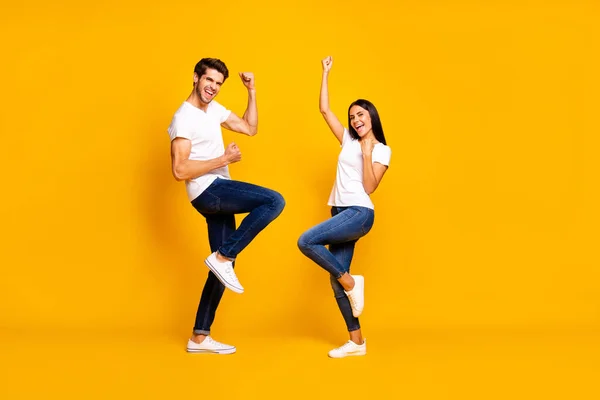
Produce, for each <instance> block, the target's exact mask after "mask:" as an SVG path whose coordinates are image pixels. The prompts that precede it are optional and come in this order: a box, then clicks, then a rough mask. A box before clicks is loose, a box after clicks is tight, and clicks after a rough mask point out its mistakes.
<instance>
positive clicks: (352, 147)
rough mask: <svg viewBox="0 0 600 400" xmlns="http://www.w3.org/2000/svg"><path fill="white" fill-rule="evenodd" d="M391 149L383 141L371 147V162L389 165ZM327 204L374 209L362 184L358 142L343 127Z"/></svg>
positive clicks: (360, 155)
mask: <svg viewBox="0 0 600 400" xmlns="http://www.w3.org/2000/svg"><path fill="white" fill-rule="evenodd" d="M391 157H392V149H390V148H389V147H388V146H386V145H385V144H383V143H377V144H376V145H375V147H373V155H372V160H373V163H376V162H378V163H380V164H383V165H390V158H391ZM328 205H330V206H336V207H350V206H361V207H367V208H370V209H375V206H374V205H373V202H372V201H371V198H370V197H369V195H368V194H367V192H365V187H364V186H363V158H362V150H361V148H360V142H359V141H358V140H355V139H352V137H351V136H350V132H348V130H347V129H344V136H343V138H342V151H341V152H340V155H339V157H338V163H337V173H336V177H335V183H334V184H333V189H332V190H331V195H330V196H329V202H328Z"/></svg>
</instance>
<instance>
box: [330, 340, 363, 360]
mask: <svg viewBox="0 0 600 400" xmlns="http://www.w3.org/2000/svg"><path fill="white" fill-rule="evenodd" d="M365 354H367V339H364V340H363V344H356V343H354V342H353V341H352V340H348V341H347V342H346V343H344V345H343V346H340V347H338V348H337V349H333V350H331V351H330V352H329V357H331V358H344V357H348V356H364V355H365Z"/></svg>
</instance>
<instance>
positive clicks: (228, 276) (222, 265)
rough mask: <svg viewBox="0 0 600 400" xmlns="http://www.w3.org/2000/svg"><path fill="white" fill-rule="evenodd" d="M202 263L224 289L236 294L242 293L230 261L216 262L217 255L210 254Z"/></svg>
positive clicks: (242, 289)
mask: <svg viewBox="0 0 600 400" xmlns="http://www.w3.org/2000/svg"><path fill="white" fill-rule="evenodd" d="M204 263H205V264H206V266H207V267H208V268H209V269H210V270H211V271H212V272H213V274H215V276H216V277H217V278H218V279H219V280H220V281H221V283H222V284H223V285H225V287H226V288H228V289H231V290H233V291H234V292H236V293H244V288H243V287H242V285H241V284H240V281H239V280H238V278H237V276H236V274H235V272H234V270H233V263H232V262H231V261H226V262H220V261H219V260H217V253H212V254H211V255H210V256H208V257H207V258H206V260H204Z"/></svg>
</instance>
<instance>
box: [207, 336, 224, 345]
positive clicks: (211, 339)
mask: <svg viewBox="0 0 600 400" xmlns="http://www.w3.org/2000/svg"><path fill="white" fill-rule="evenodd" d="M204 340H208V344H211V345H213V346H216V347H223V345H222V344H221V343H219V342H217V341H216V340H214V339H213V338H211V337H210V336H208V337H207V338H206V339H204Z"/></svg>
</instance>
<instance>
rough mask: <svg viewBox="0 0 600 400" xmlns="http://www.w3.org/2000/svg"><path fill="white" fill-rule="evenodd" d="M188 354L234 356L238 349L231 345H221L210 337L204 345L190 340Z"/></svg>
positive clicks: (204, 341) (206, 338) (203, 342)
mask: <svg viewBox="0 0 600 400" xmlns="http://www.w3.org/2000/svg"><path fill="white" fill-rule="evenodd" d="M187 351H188V353H208V354H232V353H235V351H236V348H235V346H232V345H230V344H225V343H219V342H217V341H216V340H214V339H213V338H211V337H210V336H207V337H205V338H204V340H203V341H202V343H196V342H194V341H193V340H192V339H189V340H188V344H187Z"/></svg>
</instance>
